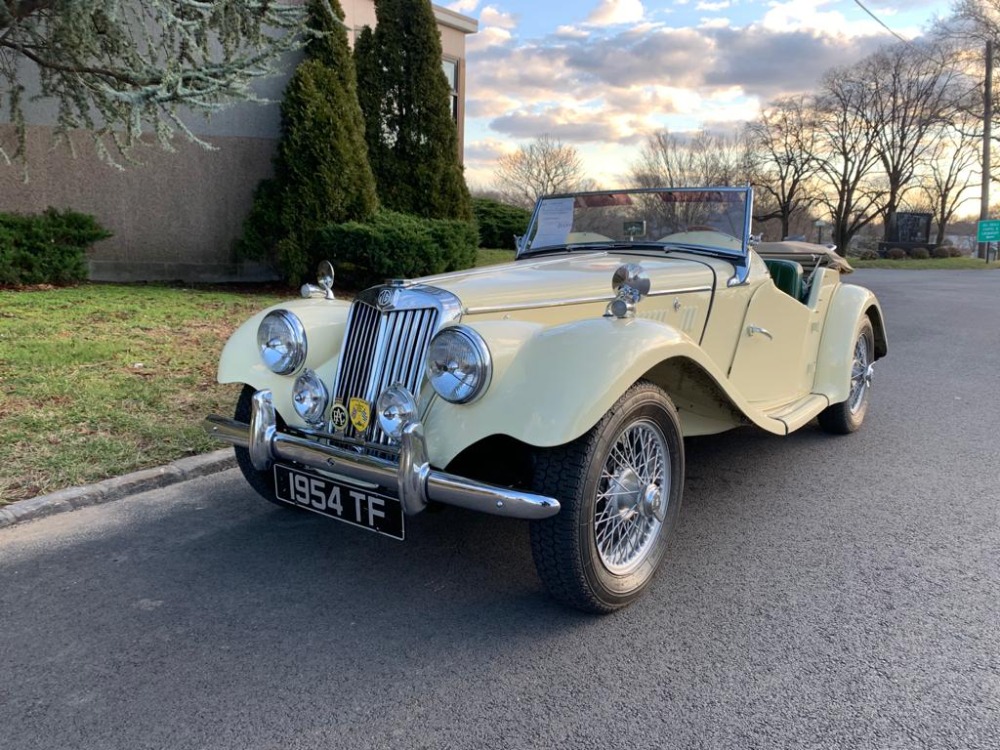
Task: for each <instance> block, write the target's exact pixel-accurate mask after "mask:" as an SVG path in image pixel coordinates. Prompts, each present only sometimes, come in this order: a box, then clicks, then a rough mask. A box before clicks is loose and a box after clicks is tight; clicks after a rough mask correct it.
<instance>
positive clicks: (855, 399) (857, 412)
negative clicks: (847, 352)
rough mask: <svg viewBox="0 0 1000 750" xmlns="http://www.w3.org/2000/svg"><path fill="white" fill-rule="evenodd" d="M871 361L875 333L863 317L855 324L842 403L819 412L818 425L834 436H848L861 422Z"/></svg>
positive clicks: (869, 378) (868, 388)
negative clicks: (856, 329)
mask: <svg viewBox="0 0 1000 750" xmlns="http://www.w3.org/2000/svg"><path fill="white" fill-rule="evenodd" d="M874 361H875V332H874V330H873V329H872V322H871V320H869V319H868V316H867V315H865V316H863V317H862V318H861V321H860V322H859V323H858V331H857V334H855V338H854V358H853V360H852V363H851V385H850V390H849V393H848V396H847V400H846V401H841V402H840V403H837V404H830V406H828V407H826V408H825V409H824V410H823V411H821V412H820V413H819V426H820V427H821V428H823V429H824V430H825V431H826V432H829V433H832V434H834V435H849V434H851V433H852V432H855V431H856V430H857V429H858V428H859V427H861V423H862V422H864V421H865V414H866V413H867V412H868V397H869V395H870V394H871V364H872V363H873V362H874Z"/></svg>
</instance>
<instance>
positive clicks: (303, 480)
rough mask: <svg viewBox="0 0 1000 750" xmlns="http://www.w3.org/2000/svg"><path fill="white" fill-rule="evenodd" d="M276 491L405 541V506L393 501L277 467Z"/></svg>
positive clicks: (317, 510)
mask: <svg viewBox="0 0 1000 750" xmlns="http://www.w3.org/2000/svg"><path fill="white" fill-rule="evenodd" d="M274 489H275V493H276V494H277V495H278V497H279V498H280V499H281V500H285V501H287V502H289V503H293V504H294V505H298V506H300V507H302V508H308V509H309V510H311V511H313V512H314V513H319V514H320V515H324V516H327V517H329V518H335V519H337V520H338V521H344V522H345V523H349V524H353V525H354V526H360V527H362V528H364V529H370V530H371V531H376V532H378V533H379V534H385V535H386V536H391V537H392V538H393V539H403V538H404V535H403V504H402V503H401V502H399V500H397V499H396V498H394V497H387V496H385V495H379V494H377V493H375V492H370V491H368V490H362V489H358V488H357V487H351V486H350V485H347V484H341V483H340V482H335V481H333V480H332V479H327V478H326V477H321V476H317V475H316V474H307V473H306V472H304V471H299V470H298V469H291V468H289V467H287V466H281V465H280V464H275V465H274Z"/></svg>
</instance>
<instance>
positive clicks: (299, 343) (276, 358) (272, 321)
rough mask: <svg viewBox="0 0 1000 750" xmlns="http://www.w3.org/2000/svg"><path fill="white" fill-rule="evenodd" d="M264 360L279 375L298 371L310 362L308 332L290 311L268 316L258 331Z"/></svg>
mask: <svg viewBox="0 0 1000 750" xmlns="http://www.w3.org/2000/svg"><path fill="white" fill-rule="evenodd" d="M257 346H258V347H259V349H260V358H261V359H262V360H263V361H264V364H265V365H267V368H268V369H269V370H270V371H271V372H274V373H277V374H278V375H288V374H290V373H293V372H295V371H296V370H297V369H299V368H300V367H301V366H302V363H303V362H305V361H306V329H305V328H303V327H302V321H301V320H299V319H298V317H296V316H295V315H294V314H293V313H290V312H288V310H274V311H272V312H269V313H268V314H267V315H265V316H264V319H263V320H262V321H261V322H260V326H259V327H258V328H257Z"/></svg>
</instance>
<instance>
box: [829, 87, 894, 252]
mask: <svg viewBox="0 0 1000 750" xmlns="http://www.w3.org/2000/svg"><path fill="white" fill-rule="evenodd" d="M858 73H859V71H858V69H857V68H835V69H833V70H832V71H830V72H829V73H827V75H826V76H825V77H824V79H823V83H822V86H821V90H820V94H819V97H818V98H817V100H816V139H817V140H816V147H817V177H818V178H819V182H820V184H821V186H822V188H823V190H822V192H821V194H820V203H821V204H822V205H823V206H824V207H825V208H826V209H827V210H828V211H829V213H830V217H831V219H832V225H833V226H832V230H833V242H834V243H835V244H836V245H837V246H838V247H840V248H842V250H843V252H845V253H846V251H847V248H848V246H849V245H850V243H851V240H852V239H853V238H854V236H855V235H856V234H857V233H858V232H859V231H860V230H861V229H863V228H864V227H866V226H868V224H870V223H871V222H872V221H874V219H875V218H876V216H877V215H878V213H879V209H880V204H881V202H882V200H883V197H884V192H885V191H884V188H883V186H881V185H879V183H878V181H877V179H876V175H875V169H876V167H877V166H878V165H879V153H878V149H877V134H876V133H875V132H874V131H873V130H872V127H871V123H870V121H869V116H868V112H869V111H870V110H869V105H870V99H871V89H870V87H869V86H868V82H867V81H865V80H864V79H863V78H861V77H860V76H859V75H858Z"/></svg>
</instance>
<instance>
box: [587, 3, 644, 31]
mask: <svg viewBox="0 0 1000 750" xmlns="http://www.w3.org/2000/svg"><path fill="white" fill-rule="evenodd" d="M645 15H646V12H645V9H644V8H643V7H642V2H641V0H601V2H600V4H599V5H598V6H597V7H596V8H594V10H593V11H592V12H591V14H590V15H589V16H587V23H589V24H592V25H594V26H614V25H616V24H622V23H636V22H637V21H641V20H642V19H643V17H644V16H645Z"/></svg>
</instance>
